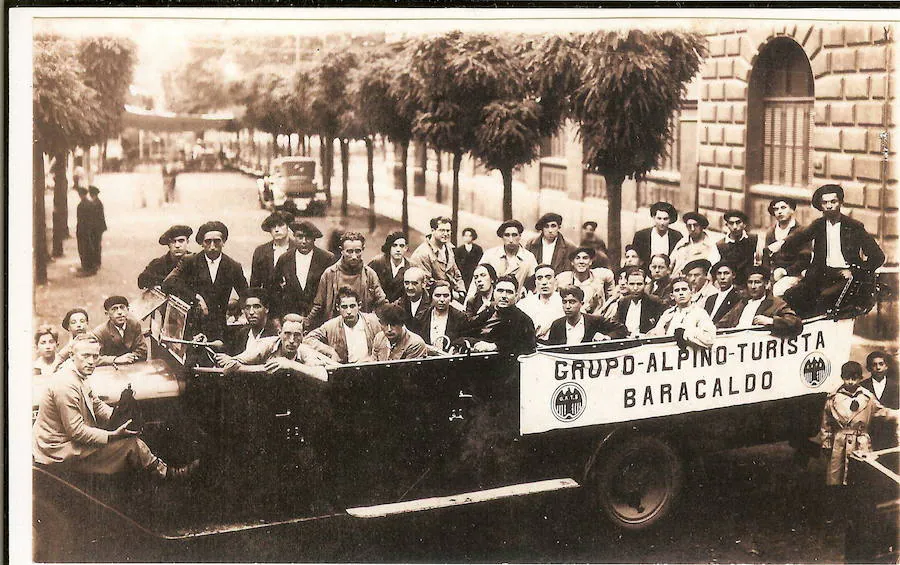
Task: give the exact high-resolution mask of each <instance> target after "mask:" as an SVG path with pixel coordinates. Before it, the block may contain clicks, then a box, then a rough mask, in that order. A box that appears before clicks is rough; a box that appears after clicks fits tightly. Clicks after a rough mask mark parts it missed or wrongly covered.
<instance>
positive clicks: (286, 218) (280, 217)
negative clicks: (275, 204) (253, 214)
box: [259, 210, 294, 231]
mask: <svg viewBox="0 0 900 565" xmlns="http://www.w3.org/2000/svg"><path fill="white" fill-rule="evenodd" d="M293 221H294V216H293V215H292V214H289V213H288V212H282V211H280V210H275V211H274V212H272V213H271V214H269V215H268V216H267V217H266V219H265V220H263V221H262V224H260V226H259V227H260V229H262V231H272V228H274V227H275V226H277V225H279V224H284V225H286V226H289V225H290V224H291V222H293Z"/></svg>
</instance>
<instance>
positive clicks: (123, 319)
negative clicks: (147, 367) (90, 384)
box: [94, 296, 147, 365]
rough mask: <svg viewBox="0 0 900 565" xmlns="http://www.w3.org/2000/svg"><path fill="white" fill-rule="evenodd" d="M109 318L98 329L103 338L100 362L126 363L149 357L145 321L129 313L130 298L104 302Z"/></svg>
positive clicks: (113, 298) (99, 363)
mask: <svg viewBox="0 0 900 565" xmlns="http://www.w3.org/2000/svg"><path fill="white" fill-rule="evenodd" d="M103 309H104V310H105V311H106V317H107V318H108V319H107V321H106V323H105V324H101V325H99V326H97V327H96V328H94V335H96V336H97V339H98V340H99V341H100V360H99V361H98V362H97V364H98V365H125V364H129V363H134V362H135V361H145V360H146V359H147V343H146V342H145V341H144V330H143V328H142V327H141V323H140V322H139V321H137V320H136V319H135V318H133V317H132V316H129V315H128V314H129V313H128V299H127V298H125V297H124V296H110V297H109V298H107V299H106V300H104V301H103Z"/></svg>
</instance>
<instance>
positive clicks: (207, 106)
mask: <svg viewBox="0 0 900 565" xmlns="http://www.w3.org/2000/svg"><path fill="white" fill-rule="evenodd" d="M163 89H164V90H165V93H166V102H167V105H168V107H169V109H170V110H172V111H174V112H179V113H184V114H202V113H206V112H215V111H219V110H224V109H226V108H229V107H230V106H232V105H233V104H234V103H235V95H234V91H233V89H232V85H231V83H230V82H229V81H228V79H227V77H226V76H225V72H224V71H223V69H222V65H221V63H220V61H219V58H218V57H202V58H201V57H199V56H196V55H195V56H193V57H192V58H190V59H188V60H187V61H185V62H184V63H182V64H181V65H179V66H178V67H176V68H175V69H173V70H171V71H168V72H166V73H165V74H164V75H163Z"/></svg>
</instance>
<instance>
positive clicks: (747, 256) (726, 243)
mask: <svg viewBox="0 0 900 565" xmlns="http://www.w3.org/2000/svg"><path fill="white" fill-rule="evenodd" d="M722 220H723V221H724V222H725V228H726V233H725V238H724V239H722V240H721V241H719V242H718V243H717V244H716V247H717V248H718V250H719V256H720V257H721V258H722V260H723V261H725V262H727V263H728V264H729V265H731V266H732V267H733V268H734V280H735V284H737V285H738V286H744V282H746V281H747V270H748V269H749V268H750V267H752V266H753V265H754V264H755V263H756V262H757V261H756V259H757V258H759V259H760V260H761V259H762V254H761V251H762V250H761V249H759V247H760V241H759V236H757V235H756V234H752V235H751V234H748V233H747V223H748V222H749V218H748V217H747V214H745V213H743V212H741V211H740V210H729V211H727V212H725V213H724V214H723V215H722Z"/></svg>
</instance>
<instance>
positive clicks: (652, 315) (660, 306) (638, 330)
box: [616, 267, 666, 335]
mask: <svg viewBox="0 0 900 565" xmlns="http://www.w3.org/2000/svg"><path fill="white" fill-rule="evenodd" d="M625 272H626V273H627V274H626V277H627V279H626V281H627V285H628V295H627V296H624V297H622V298H620V299H619V304H618V307H617V308H616V320H618V321H619V323H620V324H623V325H624V326H625V328H626V329H627V330H628V333H629V334H630V335H640V334H645V333H647V332H649V331H650V330H652V329H653V328H654V327H655V326H656V322H658V321H659V317H660V315H661V314H662V313H663V312H664V311H665V310H666V305H665V303H663V302H662V301H661V300H659V299H657V298H656V297H655V296H650V295H648V294H647V293H646V288H647V287H646V285H645V284H644V281H645V280H646V278H647V273H646V271H644V269H643V267H628V269H626V271H625Z"/></svg>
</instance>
